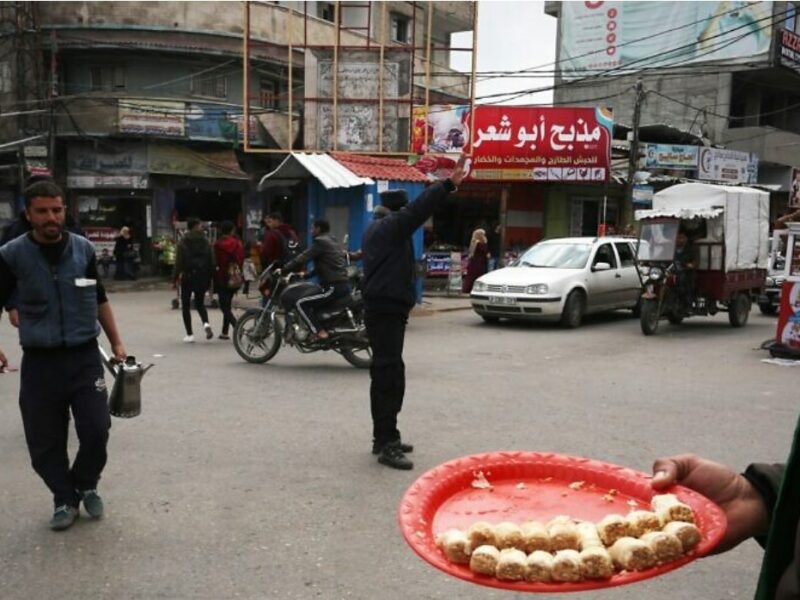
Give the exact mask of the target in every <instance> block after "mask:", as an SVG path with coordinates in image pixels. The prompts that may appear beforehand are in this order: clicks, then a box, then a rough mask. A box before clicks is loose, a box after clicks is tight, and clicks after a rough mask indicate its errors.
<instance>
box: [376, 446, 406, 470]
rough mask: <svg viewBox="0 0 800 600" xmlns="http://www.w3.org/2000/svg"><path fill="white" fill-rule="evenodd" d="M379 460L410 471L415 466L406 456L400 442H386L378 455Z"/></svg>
mask: <svg viewBox="0 0 800 600" xmlns="http://www.w3.org/2000/svg"><path fill="white" fill-rule="evenodd" d="M378 462H379V463H381V464H382V465H386V466H387V467H391V468H393V469H402V470H403V471H408V470H410V469H413V468H414V463H413V462H411V461H410V460H408V458H406V455H405V454H403V451H402V450H401V449H400V442H390V443H388V444H386V445H385V446H384V447H383V448H382V449H381V453H380V455H379V456H378Z"/></svg>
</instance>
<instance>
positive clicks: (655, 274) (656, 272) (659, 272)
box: [647, 267, 664, 281]
mask: <svg viewBox="0 0 800 600" xmlns="http://www.w3.org/2000/svg"><path fill="white" fill-rule="evenodd" d="M663 276H664V269H661V268H659V267H653V268H652V269H650V272H649V273H648V274H647V277H648V279H650V280H651V281H658V280H659V279H661V278H662V277H663Z"/></svg>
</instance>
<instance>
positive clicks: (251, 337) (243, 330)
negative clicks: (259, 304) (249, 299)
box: [233, 310, 281, 364]
mask: <svg viewBox="0 0 800 600" xmlns="http://www.w3.org/2000/svg"><path fill="white" fill-rule="evenodd" d="M260 316H261V311H260V310H253V311H248V312H246V313H245V314H244V315H242V316H241V317H240V318H239V321H238V322H237V323H236V328H235V329H234V330H233V347H234V348H236V352H237V353H238V354H239V356H241V357H242V358H243V359H245V360H246V361H247V362H249V363H254V364H263V363H265V362H267V361H268V360H270V359H271V358H272V357H273V356H275V355H276V354H277V353H278V350H279V349H280V347H281V332H280V331H278V330H276V329H274V328H273V327H272V323H267V324H265V325H266V327H264V329H266V331H265V332H264V331H262V332H258V331H256V325H257V324H258V319H259V317H260Z"/></svg>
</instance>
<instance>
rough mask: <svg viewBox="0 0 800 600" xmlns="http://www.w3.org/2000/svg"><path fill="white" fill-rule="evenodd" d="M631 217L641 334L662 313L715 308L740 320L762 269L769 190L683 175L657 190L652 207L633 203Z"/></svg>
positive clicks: (676, 319)
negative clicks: (684, 179) (640, 289)
mask: <svg viewBox="0 0 800 600" xmlns="http://www.w3.org/2000/svg"><path fill="white" fill-rule="evenodd" d="M636 219H637V220H638V221H640V223H641V229H640V239H639V247H638V252H637V259H638V264H639V268H640V271H641V273H642V277H643V280H644V293H643V294H642V303H641V313H640V321H641V328H642V332H643V333H644V334H645V335H653V334H654V333H655V332H656V331H657V330H658V325H659V322H660V321H661V319H664V318H666V319H667V320H668V321H669V322H670V323H672V324H673V325H678V324H680V323H681V322H682V321H683V319H685V318H686V317H691V316H697V315H702V316H704V315H714V314H716V313H717V312H719V311H726V312H727V313H728V319H729V321H730V324H731V325H732V326H734V327H742V326H743V325H745V324H746V323H747V319H748V316H749V314H750V308H751V306H752V302H753V300H754V299H757V298H758V295H759V294H760V293H761V292H762V290H763V287H764V280H765V277H766V267H767V257H768V254H769V248H768V239H769V194H767V193H766V192H762V191H760V190H756V189H752V188H747V187H733V186H722V185H711V184H705V183H682V184H678V185H674V186H672V187H669V188H667V189H665V190H662V191H660V192H658V193H656V194H655V195H654V196H653V207H652V208H651V209H647V210H638V211H636Z"/></svg>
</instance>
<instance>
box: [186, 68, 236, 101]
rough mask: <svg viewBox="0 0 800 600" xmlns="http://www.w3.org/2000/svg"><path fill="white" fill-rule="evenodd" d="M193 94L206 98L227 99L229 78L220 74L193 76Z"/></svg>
mask: <svg viewBox="0 0 800 600" xmlns="http://www.w3.org/2000/svg"><path fill="white" fill-rule="evenodd" d="M192 94H193V95H195V96H205V97H206V98H227V97H228V78H227V76H226V75H225V74H220V73H198V74H197V75H193V76H192Z"/></svg>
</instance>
